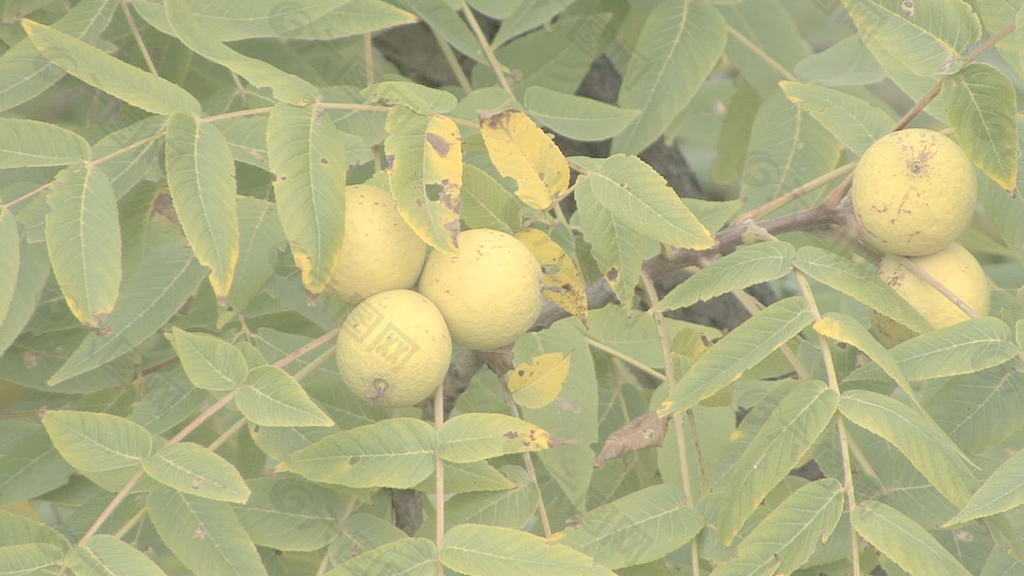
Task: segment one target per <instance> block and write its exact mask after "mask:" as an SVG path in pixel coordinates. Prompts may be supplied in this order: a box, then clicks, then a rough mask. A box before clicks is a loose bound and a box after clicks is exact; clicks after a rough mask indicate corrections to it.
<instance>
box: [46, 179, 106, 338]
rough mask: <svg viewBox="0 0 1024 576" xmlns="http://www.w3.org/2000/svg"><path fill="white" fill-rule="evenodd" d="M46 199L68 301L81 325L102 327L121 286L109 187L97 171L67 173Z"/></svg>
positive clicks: (50, 246) (50, 244) (49, 241)
mask: <svg viewBox="0 0 1024 576" xmlns="http://www.w3.org/2000/svg"><path fill="white" fill-rule="evenodd" d="M47 199H48V201H49V206H50V212H49V214H47V215H46V247H47V250H48V251H49V254H50V262H51V263H52V265H53V272H54V275H55V276H56V277H57V283H58V284H59V285H60V288H61V292H63V294H64V299H65V300H66V301H67V303H68V307H69V308H70V309H71V312H72V313H73V314H74V315H75V317H76V318H78V320H79V321H80V322H82V323H84V324H89V325H92V326H96V325H99V324H102V323H104V320H105V319H106V318H107V315H108V314H109V313H110V311H111V310H112V309H113V308H114V303H115V301H116V300H117V296H118V292H119V288H120V285H121V227H120V223H119V221H118V215H117V201H116V200H115V199H114V191H113V190H112V189H111V188H110V181H109V180H107V176H106V174H104V173H103V171H101V170H99V169H97V168H96V167H93V166H89V165H85V164H83V165H78V166H73V167H69V168H66V169H64V170H62V171H61V172H60V173H59V174H58V175H57V178H56V180H55V182H54V185H53V187H52V189H51V190H50V193H49V195H48V198H47Z"/></svg>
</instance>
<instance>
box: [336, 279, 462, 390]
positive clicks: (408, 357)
mask: <svg viewBox="0 0 1024 576" xmlns="http://www.w3.org/2000/svg"><path fill="white" fill-rule="evenodd" d="M336 354H337V360H338V370H339V371H340V372H341V378H342V380H344V382H345V385H346V386H348V388H349V390H351V391H352V392H353V393H355V395H356V396H359V397H360V398H363V399H364V400H366V401H368V402H370V403H372V404H380V405H383V406H412V405H414V404H418V403H419V402H421V401H423V400H424V399H426V398H427V397H429V396H430V395H431V394H433V393H434V390H436V389H437V387H438V386H439V385H440V384H441V382H442V381H443V380H444V376H445V374H446V373H447V371H448V364H449V363H451V358H452V341H451V336H450V335H449V333H448V326H447V325H446V324H445V322H444V318H443V317H442V316H441V312H439V311H438V309H437V307H436V306H434V304H433V303H431V302H430V300H427V299H426V298H424V297H423V296H422V295H421V294H419V293H417V292H413V291H412V290H389V291H387V292H380V293H378V294H374V295H373V296H370V297H369V298H367V299H366V300H363V301H362V302H360V303H359V304H358V305H357V306H356V307H355V308H353V309H352V311H351V312H350V313H349V315H348V317H347V318H345V322H344V323H343V324H342V326H341V332H340V333H339V334H338V347H337V352H336Z"/></svg>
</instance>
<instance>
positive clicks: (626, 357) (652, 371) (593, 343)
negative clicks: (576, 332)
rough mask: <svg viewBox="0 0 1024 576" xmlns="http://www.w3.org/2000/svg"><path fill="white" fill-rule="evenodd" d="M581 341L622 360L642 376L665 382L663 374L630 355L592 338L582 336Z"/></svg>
mask: <svg viewBox="0 0 1024 576" xmlns="http://www.w3.org/2000/svg"><path fill="white" fill-rule="evenodd" d="M583 340H584V341H585V342H586V343H587V344H588V345H589V346H590V347H591V348H596V349H598V350H600V351H601V352H604V353H606V354H608V355H609V356H614V357H615V358H618V359H619V360H622V361H623V362H625V363H626V364H629V365H630V366H632V367H634V368H636V369H637V370H639V371H641V372H643V373H644V374H647V375H648V376H652V377H654V378H657V379H658V381H659V382H664V381H665V375H664V374H662V373H661V372H658V371H657V370H655V369H654V368H651V367H650V366H648V365H646V364H644V363H643V362H641V361H639V360H637V359H636V358H633V357H632V356H630V355H628V354H626V353H624V352H620V351H618V350H616V349H615V348H612V347H611V346H608V345H607V344H604V343H602V342H599V341H597V340H594V339H593V338H589V337H587V336H584V337H583Z"/></svg>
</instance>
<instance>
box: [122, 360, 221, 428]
mask: <svg viewBox="0 0 1024 576" xmlns="http://www.w3.org/2000/svg"><path fill="white" fill-rule="evenodd" d="M146 387H147V392H146V395H145V396H143V397H142V398H141V399H140V400H139V401H138V402H136V403H135V404H134V405H133V406H132V412H131V414H130V415H129V416H128V418H130V419H131V420H132V421H134V422H138V423H139V424H141V425H142V426H144V427H145V428H146V429H147V430H149V431H150V432H152V433H153V434H161V433H163V432H166V431H167V430H170V429H171V428H173V427H174V426H177V425H178V424H181V423H182V422H184V421H185V419H186V418H188V417H190V416H193V415H194V414H196V413H197V411H198V410H199V408H200V407H201V406H202V405H203V404H204V403H205V402H206V400H207V398H208V395H207V394H206V392H203V391H202V390H199V389H198V388H195V387H193V386H192V383H191V382H189V381H188V377H187V376H185V371H184V370H183V369H181V367H177V368H171V369H169V370H160V371H157V372H154V373H152V374H150V375H148V376H147V377H146Z"/></svg>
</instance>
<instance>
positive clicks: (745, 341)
mask: <svg viewBox="0 0 1024 576" xmlns="http://www.w3.org/2000/svg"><path fill="white" fill-rule="evenodd" d="M813 320H814V316H813V315H812V314H811V311H810V309H808V307H807V302H806V301H805V300H804V299H803V298H786V299H785V300H780V301H778V302H776V303H775V304H772V305H771V306H768V307H767V308H765V309H764V310H761V311H760V312H758V313H757V314H755V315H754V316H753V317H752V318H750V319H748V320H747V321H745V322H744V323H742V324H740V325H739V327H737V328H736V329H734V330H733V331H732V332H729V333H728V334H726V335H725V336H724V337H723V338H722V339H721V340H719V341H718V342H717V343H715V345H714V346H712V347H711V349H710V350H708V351H707V352H705V353H704V354H702V355H701V356H700V358H698V359H697V361H696V362H694V364H693V366H691V367H690V369H689V370H687V371H686V373H685V374H683V376H682V378H680V379H679V382H678V383H677V384H676V387H675V389H674V390H673V391H672V392H671V393H670V394H669V395H668V398H667V399H666V400H665V402H664V403H663V404H662V407H661V409H659V410H658V412H659V414H661V415H663V416H665V415H668V414H675V413H676V412H681V411H683V410H689V409H690V408H693V407H694V406H696V405H697V404H699V403H700V401H701V400H703V399H705V398H708V397H710V396H712V395H714V394H715V393H716V392H718V391H719V390H721V389H722V388H725V387H726V386H727V385H729V384H730V383H732V382H733V381H734V380H736V379H737V378H739V377H740V376H741V375H742V374H743V373H744V372H746V371H747V370H749V369H751V368H753V367H754V366H755V365H757V363H759V362H760V361H761V360H764V359H765V358H766V357H767V356H768V355H769V354H771V353H772V351H774V350H775V349H776V348H778V347H779V346H782V345H783V344H785V343H786V341H788V340H789V339H790V338H792V337H794V336H796V335H797V334H799V333H800V331H801V330H803V329H804V328H806V327H807V326H809V325H810V324H811V322H812V321H813ZM737 529H738V527H737Z"/></svg>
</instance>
